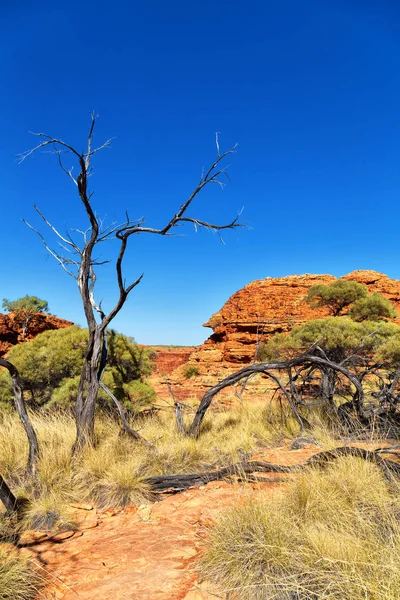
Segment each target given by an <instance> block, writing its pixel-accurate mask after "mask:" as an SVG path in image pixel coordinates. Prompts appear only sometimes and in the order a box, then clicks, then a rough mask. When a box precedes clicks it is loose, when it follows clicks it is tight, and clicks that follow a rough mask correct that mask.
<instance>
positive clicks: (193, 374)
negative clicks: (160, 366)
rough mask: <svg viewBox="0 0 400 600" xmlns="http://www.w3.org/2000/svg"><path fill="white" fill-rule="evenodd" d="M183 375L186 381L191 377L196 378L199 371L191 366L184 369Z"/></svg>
mask: <svg viewBox="0 0 400 600" xmlns="http://www.w3.org/2000/svg"><path fill="white" fill-rule="evenodd" d="M183 374H184V375H185V377H186V379H190V378H191V377H196V376H197V375H198V374H199V369H198V368H197V367H194V366H193V365H190V366H188V367H186V369H185V370H184V372H183Z"/></svg>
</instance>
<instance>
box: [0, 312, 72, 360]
mask: <svg viewBox="0 0 400 600" xmlns="http://www.w3.org/2000/svg"><path fill="white" fill-rule="evenodd" d="M71 325H73V323H72V322H71V321H65V320H64V319H59V318H58V317H54V316H53V315H46V314H44V313H36V314H35V316H34V318H33V319H32V321H31V323H30V324H29V327H28V330H27V333H26V336H25V340H31V339H32V338H34V337H36V336H37V335H38V334H39V333H42V332H43V331H49V330H51V329H62V328H64V327H70V326H71ZM21 341H22V328H21V325H20V323H19V322H18V320H17V319H16V316H15V314H14V313H10V314H8V315H3V314H0V356H4V355H5V354H6V353H7V352H8V351H9V350H10V348H12V347H13V346H15V345H16V344H18V343H19V342H21Z"/></svg>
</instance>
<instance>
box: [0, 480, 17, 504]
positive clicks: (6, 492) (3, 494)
mask: <svg viewBox="0 0 400 600" xmlns="http://www.w3.org/2000/svg"><path fill="white" fill-rule="evenodd" d="M0 500H1V502H2V503H3V504H4V506H5V509H6V511H7V512H8V513H12V512H14V511H15V510H17V508H18V499H17V498H16V497H15V496H14V494H13V493H12V491H11V490H10V488H9V487H8V485H7V483H6V482H5V481H4V479H3V477H2V476H1V475H0Z"/></svg>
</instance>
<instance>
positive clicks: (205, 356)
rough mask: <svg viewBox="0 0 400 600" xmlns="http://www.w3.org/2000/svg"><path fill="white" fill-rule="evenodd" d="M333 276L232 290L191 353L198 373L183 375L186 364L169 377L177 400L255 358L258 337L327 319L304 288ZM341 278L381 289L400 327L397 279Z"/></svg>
mask: <svg viewBox="0 0 400 600" xmlns="http://www.w3.org/2000/svg"><path fill="white" fill-rule="evenodd" d="M335 279H336V277H334V276H333V275H309V274H306V275H290V276H288V277H282V278H271V277H268V278H266V279H262V280H257V281H252V282H251V283H249V284H248V285H246V286H245V287H244V288H243V289H241V290H239V291H238V292H236V293H235V294H233V295H232V296H231V297H230V298H229V300H228V301H227V302H226V303H225V304H224V306H223V307H222V308H221V310H220V311H218V312H217V313H215V314H214V315H212V317H211V318H210V319H209V321H207V323H205V324H204V326H205V327H211V328H212V330H213V334H212V335H211V336H210V337H209V338H208V339H207V340H206V341H205V342H204V344H202V345H201V346H199V347H198V348H196V349H195V350H194V351H193V352H192V353H191V355H190V356H189V360H188V363H187V364H189V365H192V366H195V367H196V368H197V370H198V373H199V374H198V376H195V377H192V378H190V379H187V378H185V375H184V372H185V367H179V368H178V369H176V370H175V371H174V372H173V373H172V374H171V376H170V383H171V384H172V385H173V388H174V390H175V394H176V395H177V396H178V397H180V398H189V397H191V396H193V397H199V396H200V395H202V394H203V393H204V392H205V391H206V389H207V388H208V387H210V386H211V385H214V384H215V383H216V382H217V380H218V379H221V378H223V377H225V376H226V375H228V374H229V373H232V372H233V371H235V370H238V369H240V368H241V367H242V366H244V365H246V364H249V363H251V362H252V361H253V360H254V355H255V350H256V344H257V340H259V339H260V338H263V339H264V340H266V339H268V338H270V337H271V336H272V335H274V334H275V333H281V332H288V331H290V330H291V329H292V328H293V327H297V326H299V325H302V324H303V323H305V322H306V321H309V320H310V319H316V318H321V317H327V316H328V315H329V313H328V310H327V309H325V308H320V309H312V308H310V306H309V305H308V304H307V303H306V302H305V301H304V298H305V296H306V295H307V291H308V289H309V288H310V287H311V286H313V285H317V284H325V285H326V284H329V283H332V282H333V281H335ZM343 279H348V280H354V281H358V282H359V283H363V284H365V285H366V286H367V287H368V289H369V291H370V292H379V293H380V294H382V295H383V296H384V297H385V298H388V299H389V300H390V301H391V302H392V303H393V304H394V306H395V308H396V309H397V312H398V314H399V318H398V319H396V322H397V323H398V324H399V325H400V281H399V280H394V279H390V278H389V277H387V275H384V274H382V273H377V272H376V271H353V272H352V273H349V274H348V275H345V276H344V277H343Z"/></svg>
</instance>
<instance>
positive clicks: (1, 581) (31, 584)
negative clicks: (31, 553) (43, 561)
mask: <svg viewBox="0 0 400 600" xmlns="http://www.w3.org/2000/svg"><path fill="white" fill-rule="evenodd" d="M43 583H44V581H43V578H42V577H41V575H40V574H39V572H38V570H37V569H36V567H35V566H34V565H33V564H32V563H31V562H30V561H29V560H28V559H26V558H22V557H17V556H16V555H15V554H13V553H12V552H10V551H9V550H8V549H7V548H6V547H5V546H1V545H0V600H33V598H36V597H37V594H38V592H39V590H40V588H41V587H42V585H43Z"/></svg>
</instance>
